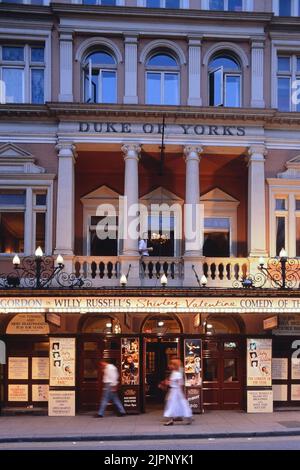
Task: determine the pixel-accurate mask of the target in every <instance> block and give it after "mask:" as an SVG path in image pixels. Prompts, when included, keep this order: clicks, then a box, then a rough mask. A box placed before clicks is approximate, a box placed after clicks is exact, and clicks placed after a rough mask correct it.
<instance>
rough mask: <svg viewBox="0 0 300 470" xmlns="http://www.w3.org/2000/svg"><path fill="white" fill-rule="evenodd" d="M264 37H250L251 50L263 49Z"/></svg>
mask: <svg viewBox="0 0 300 470" xmlns="http://www.w3.org/2000/svg"><path fill="white" fill-rule="evenodd" d="M265 41H266V40H265V37H264V36H262V37H252V38H251V48H252V49H253V48H254V49H264V47H265Z"/></svg>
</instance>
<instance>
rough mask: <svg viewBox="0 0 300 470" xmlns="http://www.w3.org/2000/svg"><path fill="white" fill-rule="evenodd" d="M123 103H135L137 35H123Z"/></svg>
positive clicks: (136, 101)
mask: <svg viewBox="0 0 300 470" xmlns="http://www.w3.org/2000/svg"><path fill="white" fill-rule="evenodd" d="M124 103H125V104H126V103H127V104H137V103H138V95H137V37H136V36H130V37H125V96H124Z"/></svg>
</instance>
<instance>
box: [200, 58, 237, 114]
mask: <svg viewBox="0 0 300 470" xmlns="http://www.w3.org/2000/svg"><path fill="white" fill-rule="evenodd" d="M208 72H209V105H210V106H228V107H232V108H239V107H240V106H241V103H242V98H241V91H242V71H241V66H240V63H239V61H238V60H237V59H236V58H235V57H234V56H233V55H232V54H231V53H227V52H222V53H221V54H220V53H219V54H217V55H215V56H214V57H213V58H212V59H211V60H210V62H209V66H208Z"/></svg>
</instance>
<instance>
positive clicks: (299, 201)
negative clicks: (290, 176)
mask: <svg viewBox="0 0 300 470" xmlns="http://www.w3.org/2000/svg"><path fill="white" fill-rule="evenodd" d="M296 211H300V199H296Z"/></svg>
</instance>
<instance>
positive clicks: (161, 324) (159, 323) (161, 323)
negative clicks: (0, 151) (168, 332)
mask: <svg viewBox="0 0 300 470" xmlns="http://www.w3.org/2000/svg"><path fill="white" fill-rule="evenodd" d="M164 324H165V322H164V321H162V320H160V321H159V322H158V323H157V325H158V326H164Z"/></svg>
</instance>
